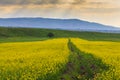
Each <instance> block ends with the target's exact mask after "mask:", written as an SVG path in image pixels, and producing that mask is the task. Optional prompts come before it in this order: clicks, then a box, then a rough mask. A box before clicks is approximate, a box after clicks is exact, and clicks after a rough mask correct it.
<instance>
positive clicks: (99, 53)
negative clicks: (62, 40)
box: [72, 38, 120, 80]
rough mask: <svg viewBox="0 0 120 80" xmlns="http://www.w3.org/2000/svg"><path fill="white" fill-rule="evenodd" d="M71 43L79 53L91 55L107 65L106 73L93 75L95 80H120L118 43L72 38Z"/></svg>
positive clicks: (119, 48) (119, 44) (119, 45)
mask: <svg viewBox="0 0 120 80" xmlns="http://www.w3.org/2000/svg"><path fill="white" fill-rule="evenodd" d="M72 42H73V44H74V45H76V47H77V48H78V49H79V50H80V51H82V52H84V53H88V54H92V55H93V56H95V57H96V58H100V59H101V60H102V62H103V63H105V64H107V65H109V69H108V70H107V71H103V72H102V73H97V74H96V75H95V77H94V79H95V80H120V42H110V41H87V40H83V39H79V38H72ZM86 62H88V61H86Z"/></svg>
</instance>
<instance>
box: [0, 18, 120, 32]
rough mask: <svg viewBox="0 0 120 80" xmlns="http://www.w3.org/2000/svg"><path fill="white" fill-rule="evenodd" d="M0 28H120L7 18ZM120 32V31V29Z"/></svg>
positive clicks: (76, 20) (1, 22)
mask: <svg viewBox="0 0 120 80" xmlns="http://www.w3.org/2000/svg"><path fill="white" fill-rule="evenodd" d="M0 26H11V27H34V28H51V29H65V30H77V31H79V30H86V31H108V30H109V31H114V30H118V29H119V28H115V27H112V26H105V25H102V24H98V23H91V22H87V21H82V20H78V19H49V18H6V19H0ZM119 30H120V29H119Z"/></svg>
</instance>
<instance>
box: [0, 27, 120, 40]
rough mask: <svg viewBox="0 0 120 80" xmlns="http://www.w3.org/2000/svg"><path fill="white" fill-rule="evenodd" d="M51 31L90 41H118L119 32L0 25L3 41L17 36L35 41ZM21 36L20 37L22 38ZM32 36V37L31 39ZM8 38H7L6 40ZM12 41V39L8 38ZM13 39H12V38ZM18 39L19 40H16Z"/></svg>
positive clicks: (55, 36)
mask: <svg viewBox="0 0 120 80" xmlns="http://www.w3.org/2000/svg"><path fill="white" fill-rule="evenodd" d="M49 33H52V34H53V35H54V37H52V38H61V37H64V38H68V37H74V38H76V37H79V38H82V39H86V40H92V41H120V34H113V33H99V32H80V31H66V30H55V29H40V28H5V27H0V39H1V38H4V39H5V41H9V39H10V38H11V37H12V38H16V39H17V37H18V39H20V38H19V37H22V38H24V39H25V38H26V39H25V41H27V40H28V41H30V40H31V39H32V41H33V40H34V41H37V40H39V38H49V37H48V34H49ZM22 38H21V39H22ZM33 38H34V39H33ZM7 39H8V40H7ZM10 41H12V40H10ZM13 41H14V40H13ZM18 41H20V40H18ZM22 41H23V40H22Z"/></svg>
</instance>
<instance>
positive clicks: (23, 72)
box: [0, 39, 69, 80]
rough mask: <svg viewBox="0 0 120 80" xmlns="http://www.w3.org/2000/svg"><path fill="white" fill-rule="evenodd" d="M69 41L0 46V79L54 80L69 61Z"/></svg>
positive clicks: (53, 40)
mask: <svg viewBox="0 0 120 80" xmlns="http://www.w3.org/2000/svg"><path fill="white" fill-rule="evenodd" d="M67 43H68V39H51V40H46V41H37V42H14V43H0V80H54V79H57V75H59V74H60V72H61V70H62V69H64V67H65V65H66V63H67V62H68V57H69V50H68V47H67Z"/></svg>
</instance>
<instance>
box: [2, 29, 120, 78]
mask: <svg viewBox="0 0 120 80" xmlns="http://www.w3.org/2000/svg"><path fill="white" fill-rule="evenodd" d="M49 32H52V33H53V34H54V37H52V38H49V37H48V36H47V34H48V33H49ZM119 56H120V34H113V33H98V32H76V31H65V30H49V29H33V28H30V29H27V28H2V27H1V28H0V80H120V67H119V66H120V57H119Z"/></svg>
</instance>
